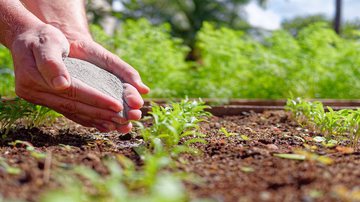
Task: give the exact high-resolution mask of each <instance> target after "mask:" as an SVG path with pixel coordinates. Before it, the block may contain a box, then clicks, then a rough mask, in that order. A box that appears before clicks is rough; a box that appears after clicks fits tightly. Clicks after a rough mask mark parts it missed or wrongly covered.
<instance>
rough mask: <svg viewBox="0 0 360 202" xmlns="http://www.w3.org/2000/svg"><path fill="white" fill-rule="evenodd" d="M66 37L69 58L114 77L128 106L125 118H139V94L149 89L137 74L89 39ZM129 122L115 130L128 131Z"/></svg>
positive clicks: (141, 104) (140, 103)
mask: <svg viewBox="0 0 360 202" xmlns="http://www.w3.org/2000/svg"><path fill="white" fill-rule="evenodd" d="M67 37H68V40H69V43H70V54H69V56H70V57H73V58H78V59H82V60H85V61H88V62H90V63H93V64H95V65H97V66H99V67H101V68H103V69H105V70H107V71H109V72H111V73H113V74H114V75H116V76H117V77H118V78H120V79H121V80H122V81H123V82H124V102H126V104H127V105H128V106H129V108H130V109H129V110H128V112H127V117H128V119H129V120H139V119H140V118H141V111H140V108H141V107H142V106H143V104H144V101H143V99H142V97H141V95H140V94H146V93H148V92H149V91H150V89H149V88H148V87H147V86H146V85H145V84H144V83H143V82H142V80H141V77H140V75H139V73H138V72H137V71H136V70H135V69H134V68H133V67H131V66H130V65H129V64H127V63H126V62H124V61H123V60H121V59H120V58H119V57H117V56H116V55H114V54H112V53H111V52H109V51H108V50H106V49H105V48H104V47H102V46H101V45H100V44H98V43H96V42H95V41H93V39H92V38H91V37H74V36H71V37H69V36H68V35H67ZM131 128H132V125H131V123H130V122H125V123H123V124H120V125H117V129H118V130H120V131H122V132H124V131H126V132H128V131H130V130H131Z"/></svg>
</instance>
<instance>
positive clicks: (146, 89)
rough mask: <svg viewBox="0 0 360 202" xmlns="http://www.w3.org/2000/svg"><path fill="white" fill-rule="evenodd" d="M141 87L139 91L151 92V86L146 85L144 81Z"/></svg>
mask: <svg viewBox="0 0 360 202" xmlns="http://www.w3.org/2000/svg"><path fill="white" fill-rule="evenodd" d="M139 86H140V88H139V89H138V90H139V93H141V94H148V93H150V88H149V87H148V86H146V85H145V84H144V83H142V82H141V83H140V85H139Z"/></svg>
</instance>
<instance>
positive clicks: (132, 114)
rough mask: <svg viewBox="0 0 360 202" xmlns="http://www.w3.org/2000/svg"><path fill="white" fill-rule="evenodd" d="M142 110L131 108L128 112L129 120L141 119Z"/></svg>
mask: <svg viewBox="0 0 360 202" xmlns="http://www.w3.org/2000/svg"><path fill="white" fill-rule="evenodd" d="M141 115H142V112H141V110H129V111H128V113H127V118H128V119H129V120H134V121H137V120H140V119H141Z"/></svg>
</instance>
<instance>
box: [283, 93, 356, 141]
mask: <svg viewBox="0 0 360 202" xmlns="http://www.w3.org/2000/svg"><path fill="white" fill-rule="evenodd" d="M285 109H286V110H288V111H290V112H292V114H293V116H294V117H295V119H296V120H297V121H298V123H299V124H301V125H303V126H308V127H310V128H311V129H313V130H315V131H318V132H320V133H321V134H323V136H324V137H325V140H322V141H321V142H322V143H325V146H330V147H331V146H336V144H337V141H336V139H335V140H334V139H332V138H333V137H335V138H338V139H339V138H340V137H345V138H348V139H350V140H351V142H352V146H353V147H354V148H356V147H357V144H358V142H359V138H360V109H357V110H349V109H344V110H339V111H334V110H333V109H332V108H331V107H327V112H326V111H325V110H324V106H323V104H322V103H320V102H307V101H304V100H302V99H300V98H297V99H295V100H293V99H289V100H288V101H287V104H286V106H285Z"/></svg>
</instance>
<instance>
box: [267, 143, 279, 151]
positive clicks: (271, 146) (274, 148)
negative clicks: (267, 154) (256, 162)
mask: <svg viewBox="0 0 360 202" xmlns="http://www.w3.org/2000/svg"><path fill="white" fill-rule="evenodd" d="M266 148H268V149H270V150H278V149H279V147H278V146H276V145H275V144H268V145H266Z"/></svg>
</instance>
